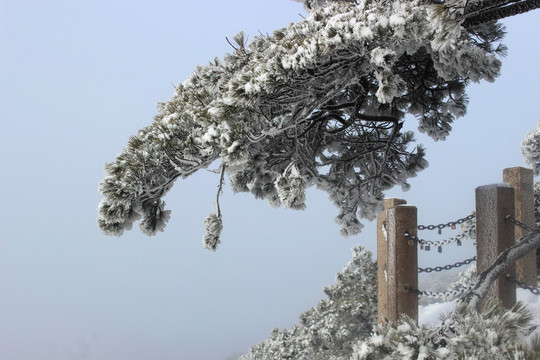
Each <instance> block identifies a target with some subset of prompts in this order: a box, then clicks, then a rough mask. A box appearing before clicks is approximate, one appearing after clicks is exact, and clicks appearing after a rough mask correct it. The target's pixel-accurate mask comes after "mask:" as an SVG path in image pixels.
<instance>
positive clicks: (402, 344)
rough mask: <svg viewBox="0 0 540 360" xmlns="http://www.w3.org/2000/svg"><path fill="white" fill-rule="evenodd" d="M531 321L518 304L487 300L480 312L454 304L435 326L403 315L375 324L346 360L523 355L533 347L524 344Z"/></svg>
mask: <svg viewBox="0 0 540 360" xmlns="http://www.w3.org/2000/svg"><path fill="white" fill-rule="evenodd" d="M530 320H531V316H530V314H529V312H528V310H527V308H526V307H525V306H524V305H523V304H521V303H518V304H516V305H515V306H514V307H513V308H512V309H511V310H508V309H506V308H503V307H501V306H499V305H497V304H495V303H487V304H486V305H485V307H484V309H483V311H482V312H478V311H476V310H475V309H471V308H469V307H458V308H457V310H456V311H454V312H453V313H452V314H451V316H450V317H448V318H446V319H444V321H443V323H442V325H441V326H438V327H434V328H427V327H425V326H418V325H416V323H415V321H413V320H412V319H410V318H408V317H406V316H403V317H402V318H401V319H400V320H399V322H397V323H383V324H381V325H379V326H378V327H377V328H376V329H375V332H374V333H373V334H372V335H371V336H370V337H369V338H368V339H366V340H362V341H360V342H358V343H357V344H356V345H355V347H354V354H353V356H352V358H351V360H367V359H370V360H376V359H381V360H382V359H388V360H390V359H411V360H412V359H418V360H428V359H430V360H431V359H432V360H435V359H445V360H457V359H477V360H490V359H493V360H495V359H513V360H517V359H527V358H530V356H532V355H533V354H534V352H536V351H538V348H533V349H532V350H531V349H527V348H526V347H525V346H523V341H522V338H523V337H525V336H526V335H527V334H528V332H529V328H528V324H529V322H530Z"/></svg>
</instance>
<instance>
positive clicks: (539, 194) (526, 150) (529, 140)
mask: <svg viewBox="0 0 540 360" xmlns="http://www.w3.org/2000/svg"><path fill="white" fill-rule="evenodd" d="M521 154H522V155H523V157H524V158H525V162H526V163H527V164H529V165H530V166H531V168H532V169H533V171H534V174H535V175H536V176H538V175H540V121H539V122H538V124H536V129H534V130H532V131H531V132H530V133H528V134H527V135H525V140H523V142H522V143H521ZM534 205H535V206H534V213H535V219H536V224H537V226H539V225H540V182H539V181H536V182H535V183H534Z"/></svg>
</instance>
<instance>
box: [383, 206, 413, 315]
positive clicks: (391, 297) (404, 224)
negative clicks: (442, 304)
mask: <svg viewBox="0 0 540 360" xmlns="http://www.w3.org/2000/svg"><path fill="white" fill-rule="evenodd" d="M403 204H405V201H404V200H400V199H388V200H385V209H386V210H385V211H384V212H383V214H380V215H379V217H378V219H377V224H378V231H377V233H378V234H380V235H379V236H378V238H379V241H378V243H377V266H378V270H379V273H378V285H379V289H378V294H379V311H378V318H379V322H380V321H382V320H383V319H386V320H390V321H397V320H398V319H399V316H400V315H401V314H406V315H408V316H409V317H411V318H412V319H414V320H416V321H418V295H416V294H413V293H411V292H409V291H408V290H406V289H405V287H406V286H410V287H412V288H415V289H417V288H418V253H417V245H416V243H412V244H409V239H408V238H407V237H406V236H405V232H408V233H409V234H411V235H412V236H416V234H417V209H416V207H414V206H407V205H403ZM383 224H386V226H384V225H383Z"/></svg>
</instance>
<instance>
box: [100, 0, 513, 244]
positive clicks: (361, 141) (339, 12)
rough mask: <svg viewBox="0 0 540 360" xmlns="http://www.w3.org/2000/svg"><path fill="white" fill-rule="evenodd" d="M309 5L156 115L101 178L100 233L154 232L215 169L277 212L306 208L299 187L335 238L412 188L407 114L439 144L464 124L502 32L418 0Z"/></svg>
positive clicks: (419, 158) (181, 88)
mask: <svg viewBox="0 0 540 360" xmlns="http://www.w3.org/2000/svg"><path fill="white" fill-rule="evenodd" d="M307 3H309V4H311V5H310V6H311V7H312V8H311V10H310V15H309V16H308V17H306V18H305V19H302V20H300V21H299V22H297V23H294V24H291V25H290V26H289V27H287V28H282V29H278V30H276V31H274V33H273V34H272V35H271V36H257V37H255V38H254V39H253V40H252V41H251V42H250V43H249V44H246V40H245V39H246V38H247V37H244V36H243V34H242V33H239V34H238V35H237V36H234V37H232V39H233V40H234V41H236V43H237V44H238V46H236V45H235V50H234V51H233V52H232V53H231V54H227V55H226V56H225V57H224V58H223V59H216V60H215V61H213V62H212V63H210V64H209V65H206V66H198V67H197V69H196V70H195V71H194V72H193V74H192V75H191V76H190V77H189V78H188V79H187V80H186V81H185V82H184V83H182V84H179V85H178V86H177V88H176V90H175V92H174V94H173V96H172V99H171V100H169V101H167V102H164V103H162V104H160V108H159V113H158V114H157V115H156V116H155V118H154V122H153V124H151V125H149V126H147V127H145V128H143V129H141V130H139V132H138V133H137V134H136V135H135V136H132V137H131V138H130V140H129V141H128V144H127V146H126V148H125V149H124V150H123V151H122V152H121V153H120V154H119V155H118V156H117V158H116V159H115V160H114V161H113V162H111V163H109V164H107V165H106V167H105V177H104V179H103V180H102V181H101V183H100V186H99V191H100V193H101V195H102V196H103V199H102V201H101V204H100V206H99V210H98V214H99V215H98V225H99V227H100V228H101V230H102V231H103V232H105V233H106V234H111V235H121V234H122V233H123V231H124V230H128V229H130V228H131V227H132V224H133V222H134V221H136V220H137V219H138V218H141V217H142V223H143V224H145V225H144V226H143V227H144V230H148V231H145V232H146V233H148V234H155V233H156V231H155V230H162V229H163V227H164V225H165V223H166V221H167V220H168V215H169V212H168V210H165V209H163V206H162V205H163V202H162V198H163V197H164V196H165V195H166V194H167V192H168V191H169V190H170V189H171V188H172V186H173V184H174V183H175V181H176V180H177V179H178V178H185V177H187V176H190V175H191V174H193V173H194V172H196V171H199V170H201V169H204V168H207V167H208V166H209V165H210V164H211V163H212V162H214V161H215V160H217V159H221V162H222V164H223V165H224V166H226V173H227V175H228V176H229V178H230V183H231V187H232V188H233V190H234V191H244V192H250V193H252V194H253V195H254V196H255V197H256V198H260V199H266V200H267V201H268V202H269V203H270V204H272V205H274V206H281V205H283V206H285V207H291V208H295V209H302V208H303V207H304V190H305V189H307V188H308V187H311V186H316V187H317V188H319V189H321V190H323V191H325V192H327V193H328V194H329V198H330V199H331V201H332V202H333V203H334V204H335V205H336V206H337V208H338V216H337V217H336V221H337V222H338V223H339V224H340V225H341V227H342V229H341V233H342V234H344V235H352V234H356V233H358V232H359V231H360V229H361V228H362V224H361V223H360V221H361V219H373V218H374V217H375V216H376V214H377V212H378V211H380V210H381V208H382V205H381V202H382V199H383V198H384V192H385V191H386V190H388V189H390V188H392V187H394V186H401V187H402V188H404V189H408V187H409V185H408V182H407V181H408V179H409V178H411V177H414V176H416V175H417V173H418V172H419V171H421V170H423V169H424V168H426V167H427V165H428V164H427V161H426V160H425V158H424V150H423V148H422V147H421V146H420V145H416V144H415V140H414V136H413V134H412V133H411V132H404V131H402V127H403V122H404V121H405V115H406V114H412V115H413V116H415V117H416V118H417V120H418V122H419V130H420V131H421V132H425V133H427V134H428V135H429V136H431V137H432V138H434V139H436V140H443V139H445V138H446V136H448V135H449V133H450V131H451V129H452V126H451V124H452V123H453V121H454V120H455V119H456V118H457V117H460V116H463V115H464V114H465V112H466V107H467V96H466V94H465V87H466V85H467V84H468V83H469V82H470V81H480V80H488V81H493V80H494V79H495V78H496V77H497V76H498V74H499V70H500V66H501V62H500V60H499V59H498V56H499V55H500V51H499V50H500V48H499V47H498V46H494V45H496V44H495V43H496V42H497V41H498V40H499V39H500V38H501V37H502V34H503V30H502V28H501V26H498V25H497V24H493V23H488V24H486V25H485V26H483V27H482V29H480V30H479V29H475V30H474V31H469V30H468V29H466V28H464V27H463V26H462V25H461V24H460V20H459V19H460V18H459V16H461V15H460V14H461V13H460V12H459V11H458V12H451V11H446V12H443V13H441V12H440V11H438V10H437V6H438V5H432V4H431V3H430V2H426V1H424V0H412V1H409V0H407V1H406V0H394V1H330V0H327V1H318V0H317V1H309V2H307V1H306V4H307ZM448 3H450V2H448ZM457 3H461V2H459V1H458V2H457ZM321 5H322V6H321ZM498 49H499V50H498ZM290 164H294V169H293V168H290V167H289V166H290ZM217 219H219V220H221V217H220V216H217V218H216V219H213V220H212V221H210V220H209V221H208V224H209V226H208V227H207V228H210V227H211V228H213V229H214V230H215V231H213V232H212V233H213V234H217V233H218V231H217V230H218V228H219V226H217V224H218V222H217V221H216V220H217ZM210 224H213V225H212V226H210ZM213 239H214V238H213ZM210 243H215V240H212V241H210V242H209V244H210ZM210 247H213V245H211V246H210Z"/></svg>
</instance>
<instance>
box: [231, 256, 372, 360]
mask: <svg viewBox="0 0 540 360" xmlns="http://www.w3.org/2000/svg"><path fill="white" fill-rule="evenodd" d="M376 283H377V265H376V263H375V262H374V261H373V260H372V259H371V253H370V252H368V251H366V250H364V249H362V248H354V249H353V258H352V260H351V261H350V262H349V263H348V264H347V265H345V267H344V268H343V270H342V271H341V272H340V273H338V274H337V275H336V284H335V285H332V286H329V287H325V288H324V289H323V291H324V293H325V294H326V296H327V298H325V299H323V300H321V301H320V302H319V303H318V304H317V306H316V307H313V308H311V309H310V310H308V311H306V312H304V313H303V314H302V315H300V324H299V325H297V326H294V327H293V328H291V329H290V330H278V329H274V330H273V331H272V333H271V335H270V338H269V339H268V340H265V341H263V342H261V343H260V344H257V345H255V346H253V347H252V348H251V349H250V351H249V352H248V353H247V354H246V355H244V356H243V357H242V358H241V359H242V360H281V359H283V360H284V359H288V360H300V359H302V360H318V359H320V360H323V359H325V360H327V359H328V360H330V359H333V360H345V359H349V358H350V356H351V353H352V344H353V343H355V342H356V341H358V339H364V338H366V337H368V336H369V334H370V333H371V331H372V329H373V327H374V326H375V324H376V322H377V285H376Z"/></svg>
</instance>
